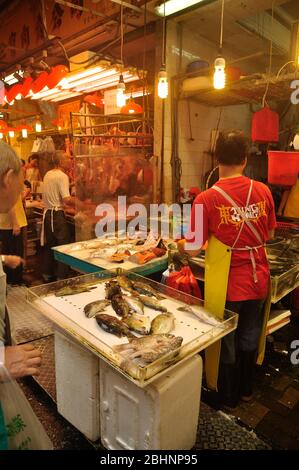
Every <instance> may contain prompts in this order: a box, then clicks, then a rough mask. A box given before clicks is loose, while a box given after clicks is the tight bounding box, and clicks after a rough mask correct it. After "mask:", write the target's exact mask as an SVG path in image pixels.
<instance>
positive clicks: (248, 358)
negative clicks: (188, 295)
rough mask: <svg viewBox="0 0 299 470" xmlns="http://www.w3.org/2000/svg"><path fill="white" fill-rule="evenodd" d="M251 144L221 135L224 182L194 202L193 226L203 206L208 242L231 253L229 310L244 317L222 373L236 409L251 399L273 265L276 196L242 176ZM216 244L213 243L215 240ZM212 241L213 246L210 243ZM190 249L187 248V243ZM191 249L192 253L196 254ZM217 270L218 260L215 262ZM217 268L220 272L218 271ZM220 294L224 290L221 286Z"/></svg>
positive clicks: (221, 386)
mask: <svg viewBox="0 0 299 470" xmlns="http://www.w3.org/2000/svg"><path fill="white" fill-rule="evenodd" d="M247 151H248V148H247V140H246V138H245V137H244V135H243V134H242V133H241V132H240V131H230V132H224V133H222V134H220V136H219V138H218V141H217V144H216V150H215V152H216V158H217V160H218V163H219V180H218V182H217V183H216V184H215V185H214V186H213V187H212V188H210V189H208V190H207V191H204V192H202V193H201V194H199V195H198V196H197V198H196V199H195V201H194V205H193V209H192V216H191V228H192V230H193V231H194V230H196V229H197V228H196V221H195V206H196V204H202V206H203V243H205V242H206V241H207V240H209V245H211V247H212V246H219V243H218V241H219V242H221V244H220V245H221V246H222V247H224V248H225V250H223V251H222V252H221V249H219V251H217V250H218V248H217V249H216V250H215V253H213V254H212V256H213V257H214V261H215V260H216V261H217V256H218V257H219V264H220V263H221V256H222V255H221V253H224V252H226V251H229V252H231V257H230V265H229V266H228V271H227V272H228V276H227V283H225V289H226V305H225V306H226V308H227V309H229V310H232V311H234V312H236V313H238V314H239V321H238V327H237V330H236V331H235V332H233V333H231V334H229V335H228V336H226V337H225V338H224V339H223V340H222V344H221V353H220V366H219V375H218V387H217V388H218V392H219V395H220V399H221V402H222V403H223V404H224V405H227V406H229V407H235V406H236V405H237V403H238V401H239V399H240V397H242V398H243V399H244V400H247V401H248V400H250V398H251V396H252V390H253V372H254V365H255V362H256V357H257V349H258V342H259V338H260V335H261V331H262V324H263V306H264V303H265V300H266V298H267V295H268V290H269V278H270V273H269V266H268V262H267V258H266V253H265V248H264V245H265V243H266V241H267V240H268V239H269V238H271V237H272V236H273V233H274V228H275V226H276V219H275V209H274V202H273V198H272V195H271V193H270V191H269V189H268V188H267V186H265V185H264V184H262V183H260V182H257V181H253V180H250V179H249V178H246V177H245V176H243V170H244V168H245V166H246V163H247V159H246V156H247ZM215 239H216V241H217V243H218V245H217V243H216V244H215V243H213V240H215ZM210 242H211V243H210ZM186 249H187V250H188V246H187V245H186ZM197 253H198V251H196V250H192V252H191V251H190V252H189V254H191V255H193V256H194V255H195V254H197ZM214 266H217V262H216V263H214ZM215 269H216V268H215ZM213 288H214V289H215V293H216V292H217V290H219V289H221V288H222V289H223V286H222V287H220V286H219V285H218V284H217V283H215V286H213Z"/></svg>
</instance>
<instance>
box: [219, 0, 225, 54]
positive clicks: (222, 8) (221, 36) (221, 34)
mask: <svg viewBox="0 0 299 470" xmlns="http://www.w3.org/2000/svg"><path fill="white" fill-rule="evenodd" d="M223 27H224V0H222V4H221V27H220V42H219V49H220V51H219V52H220V53H221V52H222V47H223Z"/></svg>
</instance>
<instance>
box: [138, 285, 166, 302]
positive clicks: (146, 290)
mask: <svg viewBox="0 0 299 470" xmlns="http://www.w3.org/2000/svg"><path fill="white" fill-rule="evenodd" d="M132 283H133V289H134V290H136V291H137V292H139V294H144V295H149V296H151V297H156V299H158V300H163V299H165V297H163V296H162V295H160V294H159V292H157V291H156V290H155V289H153V287H151V286H150V285H148V284H145V283H144V282H142V281H132Z"/></svg>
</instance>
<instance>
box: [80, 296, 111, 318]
mask: <svg viewBox="0 0 299 470" xmlns="http://www.w3.org/2000/svg"><path fill="white" fill-rule="evenodd" d="M108 305H110V300H105V299H104V300H95V301H94V302H90V303H89V304H87V305H85V307H84V313H85V315H86V316H87V318H93V317H95V316H96V315H97V313H100V312H103V311H104V310H105V308H106V307H108Z"/></svg>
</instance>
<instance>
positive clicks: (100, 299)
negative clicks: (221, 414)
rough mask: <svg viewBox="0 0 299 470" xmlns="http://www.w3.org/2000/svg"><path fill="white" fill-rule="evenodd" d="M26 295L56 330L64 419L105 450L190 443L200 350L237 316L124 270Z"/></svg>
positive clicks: (59, 397)
mask: <svg viewBox="0 0 299 470" xmlns="http://www.w3.org/2000/svg"><path fill="white" fill-rule="evenodd" d="M28 300H29V301H30V302H31V303H33V304H34V305H35V307H38V308H39V309H40V311H41V312H42V313H43V314H44V315H45V316H46V317H47V318H49V319H50V320H51V321H52V322H53V323H54V326H55V330H56V333H55V361H56V383H57V404H58V410H59V412H60V413H61V414H62V415H63V416H64V417H65V418H66V419H68V420H69V421H70V422H71V423H72V424H74V425H75V426H76V427H77V428H78V429H79V430H80V431H81V432H83V433H84V434H85V435H86V436H87V437H89V438H90V439H92V440H96V439H98V438H99V437H101V440H102V442H103V444H104V446H105V447H106V448H109V449H183V448H185V449H188V448H191V447H192V446H193V445H194V443H195V436H196V429H197V423H198V414H199V404H200V387H201V375H202V363H201V358H200V357H199V356H198V355H197V353H198V352H199V351H202V350H204V349H205V348H206V347H207V346H210V345H211V344H213V343H214V342H216V341H217V340H219V339H220V338H222V337H223V336H225V335H227V334H228V333H230V332H231V331H233V330H234V329H235V328H236V325H237V315H236V314H234V313H232V312H229V311H226V312H225V316H224V320H222V321H219V320H218V319H216V318H215V317H213V316H211V315H210V314H209V313H208V312H207V311H206V310H205V309H204V307H203V304H202V302H201V301H200V300H199V299H197V298H195V297H191V296H189V295H187V294H184V293H181V292H178V291H176V290H173V289H171V288H169V287H167V286H165V285H162V284H158V283H155V282H153V281H150V280H148V279H144V278H142V277H141V276H138V275H137V274H135V273H132V272H127V271H126V272H125V274H124V271H121V272H120V273H119V272H118V273H115V272H108V271H102V272H98V273H94V274H89V275H84V276H80V277H78V278H74V279H69V280H66V281H59V282H55V283H52V284H48V285H43V286H38V287H34V288H32V289H30V290H29V293H28ZM77 405H78V406H77ZM169 429H176V430H177V431H176V432H175V433H169ZM167 430H168V431H167Z"/></svg>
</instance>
